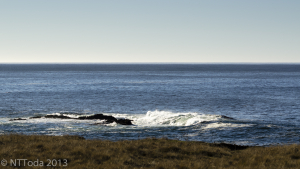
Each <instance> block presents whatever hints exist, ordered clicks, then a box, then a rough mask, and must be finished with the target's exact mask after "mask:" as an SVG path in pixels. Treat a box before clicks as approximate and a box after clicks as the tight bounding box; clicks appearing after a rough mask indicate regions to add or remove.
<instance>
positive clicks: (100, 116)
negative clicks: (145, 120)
mask: <svg viewBox="0 0 300 169" xmlns="http://www.w3.org/2000/svg"><path fill="white" fill-rule="evenodd" d="M36 118H53V119H76V120H93V119H98V120H105V123H96V124H109V123H113V122H116V123H118V124H122V125H132V123H131V121H132V120H129V119H117V118H115V117H113V116H106V115H103V114H94V115H91V116H81V117H78V118H72V117H69V116H64V115H46V116H34V117H30V118H29V119H36ZM13 120H26V119H21V118H17V119H11V121H13Z"/></svg>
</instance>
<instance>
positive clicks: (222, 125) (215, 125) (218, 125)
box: [203, 122, 252, 129]
mask: <svg viewBox="0 0 300 169" xmlns="http://www.w3.org/2000/svg"><path fill="white" fill-rule="evenodd" d="M249 126H252V125H251V124H233V123H222V122H217V123H210V124H207V125H206V126H205V127H203V129H212V128H219V129H222V128H237V127H249Z"/></svg>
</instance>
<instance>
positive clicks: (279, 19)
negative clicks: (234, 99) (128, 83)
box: [0, 0, 300, 63]
mask: <svg viewBox="0 0 300 169" xmlns="http://www.w3.org/2000/svg"><path fill="white" fill-rule="evenodd" d="M299 9H300V1H299V0H211V1H210V0H180V1H179V0H107V1H100V0H80V1H79V0H26V1H25V0H13V1H12V0H0V63H50V62H51V63H57V62H63V63H66V62H67V63H103V62H118V63H120V62H130V63H132V62H147V63H148V62H188V63H203V62H204V63H207V62H214V63H215V62H218V63H220V62H230V63H232V62H251V63H253V62H255V63H257V62H260V63H262V62H263V63H265V62H267V63H270V62H271V63H273V62H285V63H286V62H288V63H296V62H297V63H300V10H299Z"/></svg>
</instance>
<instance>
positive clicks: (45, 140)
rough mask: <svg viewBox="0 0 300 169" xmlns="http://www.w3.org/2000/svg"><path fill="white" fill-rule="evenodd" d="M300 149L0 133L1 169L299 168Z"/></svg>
mask: <svg viewBox="0 0 300 169" xmlns="http://www.w3.org/2000/svg"><path fill="white" fill-rule="evenodd" d="M299 150H300V145H281V146H271V147H248V146H236V145H231V144H215V143H205V142H196V141H179V140H169V139H156V138H148V139H141V140H130V141H129V140H124V141H117V142H113V141H107V140H85V139H84V138H82V137H79V136H40V135H29V136H28V135H1V136H0V158H1V159H0V160H2V161H1V165H0V168H15V166H17V167H18V166H22V168H49V167H50V168H53V167H58V168H128V169H132V168H159V169H163V168H172V169H173V168H178V169H185V168H249V169H250V168H300V151H299ZM20 159H26V160H20ZM5 162H7V163H5ZM5 164H6V165H5ZM47 165H48V166H47ZM3 166H5V167H3Z"/></svg>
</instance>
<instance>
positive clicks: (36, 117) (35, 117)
mask: <svg viewBox="0 0 300 169" xmlns="http://www.w3.org/2000/svg"><path fill="white" fill-rule="evenodd" d="M42 117H44V116H34V117H30V118H29V119H39V118H42Z"/></svg>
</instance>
